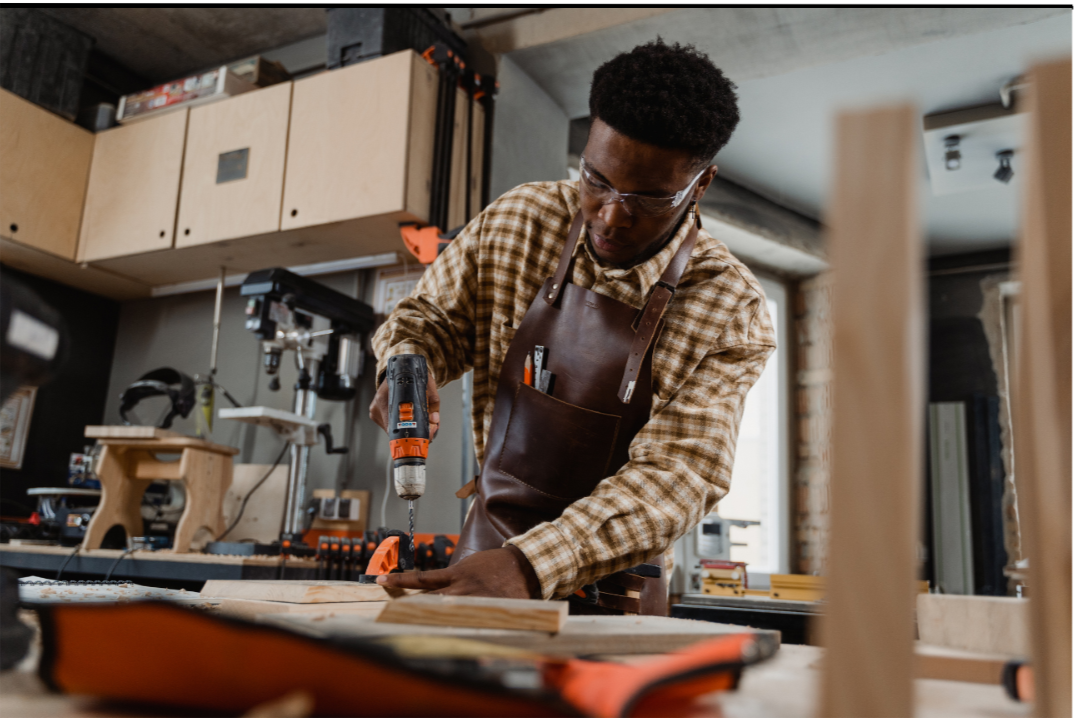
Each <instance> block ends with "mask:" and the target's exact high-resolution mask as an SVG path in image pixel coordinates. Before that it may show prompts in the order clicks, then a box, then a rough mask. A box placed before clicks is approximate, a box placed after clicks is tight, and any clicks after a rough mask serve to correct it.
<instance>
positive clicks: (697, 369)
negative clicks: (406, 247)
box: [370, 40, 775, 613]
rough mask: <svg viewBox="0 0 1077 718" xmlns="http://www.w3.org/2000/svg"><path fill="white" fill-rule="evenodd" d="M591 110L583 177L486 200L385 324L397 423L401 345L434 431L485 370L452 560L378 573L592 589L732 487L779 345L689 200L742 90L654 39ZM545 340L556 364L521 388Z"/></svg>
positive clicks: (748, 280) (596, 85)
mask: <svg viewBox="0 0 1077 718" xmlns="http://www.w3.org/2000/svg"><path fill="white" fill-rule="evenodd" d="M590 109H591V119H592V125H591V131H590V136H589V139H588V142H587V147H586V149H585V150H584V152H583V155H582V157H581V159H580V179H579V181H578V183H577V182H575V181H570V180H563V181H560V182H539V183H532V184H526V185H522V186H520V187H517V188H516V189H514V190H512V191H510V192H508V193H506V194H505V195H503V196H502V197H501V198H499V199H498V200H496V201H495V202H493V203H492V204H491V205H490V206H489V207H487V208H486V210H484V211H483V212H482V214H481V215H479V216H478V217H476V218H475V219H474V220H473V221H472V222H471V223H470V224H468V226H467V227H466V229H465V230H464V231H463V232H462V233H461V234H460V235H459V236H458V237H457V238H456V239H455V240H454V241H453V242H452V243H451V244H450V245H449V247H448V248H447V249H446V250H445V252H444V253H443V255H442V256H441V257H439V258H438V260H437V261H436V262H434V264H432V265H431V266H430V268H429V269H428V270H427V271H426V273H425V274H424V275H423V278H422V280H421V281H420V282H419V285H418V286H417V287H416V289H415V292H414V293H413V295H412V296H411V297H409V298H408V299H406V300H404V301H402V302H400V303H399V304H398V305H397V306H396V308H395V309H394V311H393V312H392V314H391V315H390V316H389V318H388V319H387V321H386V322H385V324H384V325H383V326H382V327H381V328H380V329H379V330H378V332H377V333H376V334H375V336H374V340H373V343H374V349H375V351H376V353H377V356H378V369H379V379H378V381H379V388H378V391H377V395H376V397H375V400H374V402H373V403H372V405H371V410H370V414H371V417H372V418H373V419H374V420H375V421H376V422H377V423H378V424H379V425H381V426H382V427H383V428H384V427H385V424H386V416H387V413H388V412H387V403H388V388H387V386H386V385H385V383H384V382H383V381H382V378H383V376H384V367H385V363H386V361H387V359H388V358H389V357H390V356H393V355H396V354H405V353H413V354H421V355H423V356H425V357H426V358H427V361H428V363H429V366H430V375H431V381H430V387H431V390H430V393H429V399H430V403H431V411H432V420H433V421H434V422H437V421H438V414H437V401H438V400H437V390H436V386H437V385H442V384H444V383H445V382H448V381H452V380H454V379H457V378H458V377H460V376H461V375H462V374H463V373H464V372H466V371H467V370H469V369H472V368H473V369H474V371H475V381H474V396H473V399H472V401H473V407H474V413H473V417H472V422H473V427H472V428H473V432H474V436H475V446H476V451H477V453H478V457H479V460H480V462H481V464H482V474H481V476H480V478H479V480H478V482H477V486H476V487H475V488H476V490H477V496H476V497H475V501H474V503H473V504H472V508H471V511H470V513H469V516H468V519H467V522H466V523H465V526H464V529H463V532H462V535H461V541H460V545H459V546H458V547H457V552H456V555H455V556H454V564H453V565H452V566H450V567H449V568H447V569H443V570H439V571H429V572H425V573H421V574H396V575H391V576H388V577H384V578H382V579H379V581H380V582H382V583H385V584H388V585H391V586H398V587H410V588H427V589H436V590H438V591H439V592H441V593H449V594H461V595H467V594H470V595H486V596H505V597H517V598H526V597H532V598H547V599H549V598H565V597H568V596H570V595H572V594H577V595H581V594H580V593H578V592H580V590H581V588H582V587H584V586H585V585H589V584H593V583H595V582H596V581H599V580H600V579H605V577H608V576H611V575H613V574H616V575H619V576H623V574H618V573H617V572H620V571H623V570H625V569H632V568H633V567H638V566H639V565H640V564H642V563H644V562H647V561H649V560H650V561H653V560H654V559H656V558H661V554H662V553H663V552H665V551H667V549H669V548H670V547H671V546H672V544H673V542H674V541H675V540H676V539H677V538H678V537H680V536H682V535H684V534H685V533H687V532H688V531H689V530H691V528H692V527H693V526H695V525H696V524H697V523H698V522H699V521H700V520H701V519H702V518H703V516H705V515H706V514H707V513H708V512H709V511H711V510H713V508H714V506H715V504H716V503H717V502H718V500H719V499H720V498H721V497H722V496H724V495H725V494H726V493H727V492H728V490H729V479H730V474H731V471H732V466H733V453H734V447H735V442H736V436H737V427H738V424H739V421H740V417H741V412H742V409H743V402H744V396H745V394H747V392H748V390H749V389H750V388H751V386H752V384H754V382H755V381H756V379H758V377H759V375H760V373H761V372H762V370H763V366H764V364H765V362H766V359H767V357H768V356H769V355H770V353H771V352H772V351H773V349H774V346H775V337H774V332H773V329H772V327H771V323H770V318H769V316H768V314H767V310H766V302H765V299H764V296H763V291H762V289H761V288H760V286H759V283H758V282H757V280H756V279H755V278H754V277H753V276H752V274H751V273H750V272H749V271H748V270H747V268H745V267H744V265H742V264H741V263H740V262H739V261H737V260H736V259H735V258H734V257H733V256H732V255H731V254H730V253H729V251H728V249H726V247H725V246H724V245H723V244H721V243H720V242H718V241H717V240H715V239H713V238H712V237H710V236H709V235H708V234H707V233H706V232H704V231H702V230H700V229H699V223H698V217H697V211H696V206H697V205H696V203H697V202H698V201H699V200H700V198H702V196H703V194H704V192H705V191H706V189H707V187H708V185H709V184H710V182H711V181H712V180H713V179H714V176H715V174H716V173H717V167H715V166H714V165H712V164H711V160H712V158H713V157H714V155H715V154H716V153H717V152H718V150H719V149H720V148H721V147H722V146H724V145H725V144H726V143H727V142H728V140H729V137H730V136H731V134H732V132H733V129H734V128H735V127H736V124H737V122H738V120H739V115H738V112H737V106H736V95H735V93H734V86H733V84H732V83H731V82H730V81H729V80H728V79H726V78H725V76H724V75H723V74H722V73H721V71H720V70H718V69H717V68H716V67H715V66H714V65H713V64H712V63H711V62H710V60H709V59H708V58H707V57H706V56H705V55H703V54H702V53H699V52H697V51H696V50H695V49H694V48H692V47H681V46H679V45H672V46H669V45H666V44H664V43H663V42H662V41H661V40H658V41H657V42H653V43H649V44H646V45H642V46H640V47H637V48H635V49H634V50H632V51H631V52H628V53H624V54H622V55H619V56H617V57H615V58H614V59H612V60H610V61H609V62H607V63H606V64H605V65H603V66H601V67H600V68H599V69H598V70H597V71H596V72H595V75H594V78H593V83H592V87H591V97H590ZM581 228H582V230H583V231H582V232H581V231H580V230H581ZM536 346H542V347H543V348H544V350H545V356H546V357H547V360H546V362H547V363H546V364H544V366H543V367H539V366H534V367H533V368H534V372H535V375H534V376H533V377H532V379H531V381H530V382H528V381H527V380H526V378H525V368H524V365H525V363H526V362H527V359H526V357H528V356H530V355H532V352H533V350H534V349H535V347H536ZM543 368H545V369H547V370H548V371H549V372H550V374H551V376H550V377H549V379H552V384H550V383H547V385H546V386H545V388H543V387H542V382H541V380H540V379H539V378H540V377H541V376H542V375H541V373H540V372H541V369H543ZM655 563H656V564H657V563H661V562H660V561H659V562H655ZM634 571H635V573H636V574H644V575H647V574H648V573H649V572H648V571H640V570H634ZM654 572H655V573H657V569H655V570H654ZM608 580H609V579H606V581H607V582H608ZM633 581H635V582H636V583H632V582H631V581H629V582H624V581H622V582H621V583H620V584H619V585H622V586H625V587H627V588H631V587H635V588H638V583H639V579H638V578H637V579H633ZM599 585H600V586H601V585H603V584H601V583H600V584H599ZM650 585H652V586H653V585H657V584H654V583H653V582H652V583H651V584H650ZM611 590H616V589H611ZM661 590H662V594H663V598H662V601H661V603H662V605H661V607H659V608H657V609H656V610H655V612H660V613H664V608H665V607H664V590H665V586H664V580H663V582H662V583H661ZM652 593H653V592H652ZM591 595H592V596H593V595H594V594H593V593H592V594H591ZM627 595H632V594H630V593H628V594H627ZM652 603H653V602H652ZM644 612H647V611H646V608H645V609H644Z"/></svg>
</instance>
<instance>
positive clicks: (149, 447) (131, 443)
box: [98, 436, 239, 456]
mask: <svg viewBox="0 0 1077 718" xmlns="http://www.w3.org/2000/svg"><path fill="white" fill-rule="evenodd" d="M98 443H101V444H104V445H105V446H121V447H130V448H132V449H137V450H139V451H159V452H161V453H163V454H164V453H169V452H172V453H176V454H178V453H180V452H181V451H182V450H183V449H185V448H188V447H190V448H193V449H204V450H206V451H212V452H213V453H215V454H226V455H228V456H235V455H236V454H238V453H239V449H237V448H235V447H234V446H224V445H223V444H214V443H213V442H212V441H206V440H205V439H196V438H194V437H193V436H166V437H163V438H160V439H133V440H132V439H98Z"/></svg>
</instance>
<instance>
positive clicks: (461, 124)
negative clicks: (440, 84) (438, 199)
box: [445, 88, 471, 231]
mask: <svg viewBox="0 0 1077 718" xmlns="http://www.w3.org/2000/svg"><path fill="white" fill-rule="evenodd" d="M469 102H471V100H470V99H469V98H468V96H467V93H466V92H464V91H463V90H461V89H460V88H457V89H456V107H455V113H454V116H453V133H452V164H451V165H450V169H449V212H448V218H447V220H446V226H445V231H448V230H450V229H456V228H457V227H459V226H460V225H462V224H464V223H465V222H467V220H468V216H467V182H468V176H467V154H468V153H467V106H468V103H469Z"/></svg>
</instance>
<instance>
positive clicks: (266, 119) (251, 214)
mask: <svg viewBox="0 0 1077 718" xmlns="http://www.w3.org/2000/svg"><path fill="white" fill-rule="evenodd" d="M291 103H292V83H290V82H285V83H280V84H278V85H273V86H271V87H267V88H265V89H262V90H257V91H255V92H248V93H245V94H242V95H239V96H238V97H235V98H232V99H230V100H227V101H222V102H216V103H213V104H210V105H204V106H202V107H196V108H193V109H192V110H191V116H190V120H188V124H187V149H186V151H185V152H184V159H183V185H182V188H181V190H180V200H179V219H178V221H177V224H176V246H177V247H189V246H193V245H197V244H206V243H209V242H217V241H221V240H227V239H235V238H237V237H246V236H250V235H256V234H264V233H266V232H276V231H277V230H279V229H280V206H281V192H282V190H283V187H284V155H285V152H286V150H287V144H288V114H289V111H290V109H291Z"/></svg>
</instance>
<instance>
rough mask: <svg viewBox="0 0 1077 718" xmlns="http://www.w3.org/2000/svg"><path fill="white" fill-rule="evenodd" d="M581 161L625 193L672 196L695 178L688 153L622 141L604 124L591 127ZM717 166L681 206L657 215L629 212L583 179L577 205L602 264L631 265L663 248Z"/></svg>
mask: <svg viewBox="0 0 1077 718" xmlns="http://www.w3.org/2000/svg"><path fill="white" fill-rule="evenodd" d="M583 157H584V162H585V163H586V167H587V168H588V169H589V170H590V172H591V174H592V175H594V176H595V177H597V179H598V180H599V181H601V182H602V183H603V184H605V185H607V186H609V187H611V188H613V189H615V190H617V191H618V192H621V193H623V194H639V195H644V196H648V197H670V196H672V195H675V194H677V193H678V192H680V191H682V190H684V189H685V188H686V187H688V186H689V185H690V184H691V183H692V180H693V178H695V177H696V175H697V174H699V171H700V167H699V165H698V163H695V162H693V160H692V157H691V155H690V154H689V153H687V152H685V151H682V150H670V149H664V148H662V147H655V146H654V145H648V144H645V143H643V142H639V141H637V140H633V139H630V138H628V137H625V136H624V135H622V134H621V133H619V132H617V130H615V129H613V128H612V127H610V126H609V125H607V124H606V123H604V122H603V121H602V120H599V119H595V120H594V121H593V122H592V123H591V134H590V136H589V137H588V139H587V148H586V149H585V150H584V151H583ZM717 171H718V168H717V167H715V166H713V165H711V166H710V167H708V168H707V169H706V170H705V171H704V172H703V174H702V176H700V177H699V180H698V182H696V184H695V186H694V187H693V188H692V190H691V191H690V192H689V193H688V196H686V197H685V198H684V199H683V200H682V201H681V203H680V204H678V205H677V206H676V207H670V208H669V209H668V210H667V211H664V212H663V213H662V214H659V215H657V216H647V215H646V214H644V213H642V212H637V213H636V214H633V213H631V212H630V211H629V209H628V208H626V207H625V206H624V204H622V203H621V202H618V201H616V200H615V199H606V201H605V202H603V200H602V199H600V198H599V197H598V196H597V195H598V194H599V193H598V192H597V191H596V190H595V189H594V188H593V187H592V186H591V185H590V184H589V183H588V182H587V180H586V179H585V178H584V177H583V176H581V178H580V203H581V209H582V211H583V219H584V226H585V227H586V228H587V230H588V232H589V234H590V237H591V248H592V249H593V250H594V252H595V254H596V255H597V256H598V258H599V259H601V260H602V261H603V262H605V263H607V264H612V265H615V266H620V267H631V266H633V265H635V264H638V263H639V262H641V261H643V260H645V259H647V258H648V257H650V256H651V255H652V254H654V251H655V250H656V249H657V248H658V247H660V246H661V245H662V243H663V242H664V241H665V240H666V238H668V237H669V235H670V233H671V232H672V231H673V230H674V228H675V227H676V226H677V224H678V222H679V221H680V219H681V217H682V216H683V215H684V212H685V210H686V209H687V207H688V204H689V203H690V202H692V201H693V200H695V201H698V200H699V199H700V198H701V197H702V196H703V193H704V192H705V191H706V189H707V186H708V185H709V184H710V182H711V180H712V179H713V178H714V175H715V173H716V172H717Z"/></svg>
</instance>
